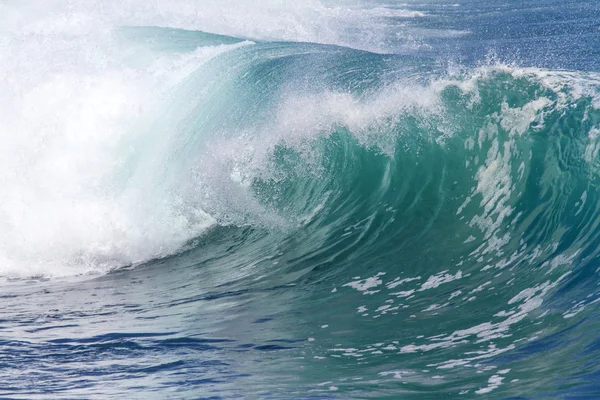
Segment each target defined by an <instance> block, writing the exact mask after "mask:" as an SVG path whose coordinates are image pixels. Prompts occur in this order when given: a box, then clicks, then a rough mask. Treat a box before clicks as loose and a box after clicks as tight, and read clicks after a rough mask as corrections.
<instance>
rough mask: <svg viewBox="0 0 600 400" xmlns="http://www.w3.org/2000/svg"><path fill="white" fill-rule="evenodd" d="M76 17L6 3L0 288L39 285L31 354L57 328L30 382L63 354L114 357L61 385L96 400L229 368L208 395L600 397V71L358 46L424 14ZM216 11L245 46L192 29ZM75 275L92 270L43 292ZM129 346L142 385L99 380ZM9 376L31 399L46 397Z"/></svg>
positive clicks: (17, 347)
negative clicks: (461, 62) (454, 60)
mask: <svg viewBox="0 0 600 400" xmlns="http://www.w3.org/2000/svg"><path fill="white" fill-rule="evenodd" d="M55 3H56V4H53V5H51V6H48V8H47V9H44V10H38V11H37V14H36V13H34V12H33V11H32V9H31V8H28V6H27V4H26V3H25V4H23V5H18V6H16V5H15V6H13V5H10V4H5V5H0V11H4V12H5V13H4V14H3V15H9V16H10V18H8V17H5V18H6V20H7V21H12V24H5V25H3V27H2V30H0V35H1V36H0V54H11V55H13V57H12V58H10V59H7V62H6V63H2V65H0V76H3V77H5V78H6V79H2V81H1V83H0V93H1V94H0V120H2V121H3V122H2V124H1V125H0V141H1V143H2V145H1V146H0V171H2V173H1V174H0V186H2V187H4V188H5V190H3V191H1V192H0V239H1V240H0V275H1V276H2V277H3V278H5V279H6V278H8V279H15V278H21V280H17V281H16V283H14V284H13V285H8V284H7V286H6V287H7V288H9V289H10V288H12V289H10V290H13V291H14V293H13V292H11V293H9V294H7V297H6V298H5V300H6V302H7V305H6V306H5V307H4V309H5V310H6V321H8V323H7V326H8V328H7V330H6V331H5V332H6V334H7V335H8V337H13V336H14V337H16V336H17V335H21V336H22V335H23V334H24V332H25V337H28V335H34V336H35V338H32V339H31V340H28V339H27V340H24V341H22V342H18V343H17V342H16V341H12V342H11V341H9V342H10V343H8V342H7V343H8V344H7V350H6V352H7V354H13V355H14V360H17V361H19V357H20V354H21V353H22V352H25V353H27V351H25V350H23V348H27V349H30V350H31V351H33V352H35V354H38V355H39V360H38V359H37V358H36V357H34V360H32V361H31V365H30V370H28V371H29V372H25V374H29V375H31V376H32V377H33V376H34V375H35V371H38V370H46V369H47V366H45V365H44V364H43V362H42V361H40V360H42V359H43V357H45V356H47V355H48V354H50V355H53V354H57V353H56V352H57V351H59V350H60V352H65V351H67V352H68V351H77V352H81V354H82V357H91V359H92V360H93V361H89V363H88V364H86V365H88V366H89V368H90V369H89V370H88V369H86V368H84V369H83V371H82V370H81V368H80V366H79V364H78V363H70V362H66V364H65V368H63V369H62V370H61V371H57V372H56V373H55V374H54V375H53V378H52V382H53V384H54V385H55V386H56V387H57V388H63V390H71V392H68V393H70V394H72V395H73V396H78V395H86V394H97V395H103V396H109V397H110V396H116V395H117V394H118V393H119V391H121V392H122V391H123V390H131V388H134V387H137V388H138V389H140V388H143V389H144V390H149V391H158V392H159V393H161V392H160V388H157V387H155V386H152V385H150V386H148V384H147V383H143V381H144V378H143V376H145V373H146V372H147V371H146V369H148V368H156V371H162V372H163V373H162V374H161V375H160V377H159V378H157V379H158V381H159V382H160V385H159V386H160V387H162V388H169V387H178V385H179V384H180V383H181V382H180V380H179V377H178V374H181V373H184V372H182V371H183V369H186V371H188V372H189V371H191V372H190V373H193V374H196V375H197V374H200V375H202V376H204V375H206V376H207V378H206V380H205V381H201V382H200V381H199V382H191V383H189V385H185V387H181V388H180V390H181V392H180V393H181V394H182V396H184V397H188V396H192V395H197V394H198V393H211V394H216V393H217V394H218V395H223V396H225V397H227V396H234V395H236V394H238V395H239V394H243V395H246V396H250V397H265V396H279V397H281V396H284V397H285V396H291V397H293V398H297V397H298V396H305V395H306V393H315V396H320V394H319V393H320V392H327V394H323V396H331V397H334V396H335V395H337V394H339V395H340V396H341V397H342V398H354V397H356V398H361V397H364V396H367V395H368V396H374V397H377V398H394V396H398V395H401V396H403V398H424V397H423V396H437V395H439V394H440V393H445V394H448V395H450V396H451V397H454V396H459V395H461V396H463V397H464V398H469V397H470V396H474V397H477V396H480V395H486V396H498V397H499V398H507V397H510V396H518V395H522V394H523V393H526V394H528V395H535V394H537V395H549V396H560V395H561V393H562V394H564V393H565V392H562V391H568V390H569V388H571V387H572V386H574V385H577V382H579V383H580V388H579V390H582V391H584V393H585V390H589V391H593V390H594V389H593V386H592V387H590V386H589V385H588V383H589V382H591V378H589V377H593V376H594V375H593V374H594V373H595V370H594V369H593V368H592V367H590V366H589V365H588V363H587V362H588V361H590V360H593V359H594V358H595V357H597V350H596V347H597V345H595V342H596V341H597V338H596V337H595V336H594V334H593V332H595V331H597V328H598V324H597V321H596V319H595V318H594V315H595V314H596V313H597V311H598V309H597V303H598V301H599V299H600V292H598V289H597V283H598V282H597V276H596V275H597V272H596V268H597V262H598V256H599V254H598V248H599V238H598V229H597V226H598V224H599V223H600V214H599V213H600V209H599V207H598V196H599V195H600V193H599V192H598V179H599V175H598V174H599V172H600V169H599V163H598V152H599V150H600V75H599V74H598V73H595V72H574V71H563V70H552V69H543V68H520V67H517V66H516V65H507V64H503V63H500V62H498V61H497V60H494V59H493V57H492V59H490V60H488V61H487V62H485V63H483V64H480V65H479V66H473V67H464V68H458V67H456V65H455V64H450V66H447V65H445V66H444V67H441V66H440V63H438V62H436V61H435V60H434V59H425V58H420V57H416V56H415V55H414V54H413V55H409V54H398V53H400V52H396V53H395V54H387V53H389V51H383V50H384V49H383V48H382V47H381V46H384V47H385V50H390V47H389V45H390V43H391V42H385V43H383V44H382V43H379V42H377V43H379V45H378V46H375V47H373V43H376V42H373V41H372V39H373V37H370V38H367V40H365V41H363V42H356V41H354V42H353V40H352V38H355V36H353V35H356V34H357V33H356V32H354V33H352V32H350V31H349V30H348V29H349V28H348V18H350V19H352V21H362V22H363V23H364V21H375V22H374V23H376V25H374V26H379V27H381V34H382V35H384V36H385V34H386V32H387V30H388V29H390V28H389V25H377V24H382V18H384V19H390V18H391V19H393V20H394V21H396V22H397V21H399V20H400V21H403V20H404V19H407V18H408V19H415V18H427V16H428V15H429V12H430V11H427V10H423V11H419V10H416V9H413V8H411V7H408V6H407V7H403V8H402V7H401V8H398V7H396V8H385V7H383V6H382V7H376V8H373V7H371V8H368V9H364V8H360V7H359V5H357V4H354V5H346V6H345V8H344V9H345V10H349V12H347V13H344V14H343V15H344V17H343V21H342V16H340V14H337V13H336V10H338V11H339V10H340V8H339V7H341V6H337V8H336V7H332V6H329V7H325V6H324V5H322V4H320V3H319V4H317V3H314V4H313V3H310V2H309V3H306V4H305V5H302V6H295V7H293V8H292V9H287V8H286V12H288V13H289V14H284V15H289V16H290V20H286V21H287V22H286V23H285V24H283V22H282V21H281V14H277V20H278V21H279V22H280V23H281V25H277V24H275V25H272V24H270V23H269V20H268V18H266V17H265V15H267V16H269V15H270V14H269V12H267V11H268V10H272V9H275V10H278V8H277V7H282V5H281V4H280V3H279V2H275V1H271V2H265V3H260V4H259V5H258V7H257V8H256V9H252V10H251V11H248V12H249V14H248V15H247V16H246V17H247V18H250V21H258V19H259V17H258V16H260V18H263V19H262V20H261V24H258V23H257V24H252V29H250V31H247V30H246V31H240V30H239V29H241V28H240V26H241V25H240V23H239V21H237V20H236V19H235V18H236V16H237V14H234V15H232V16H231V18H232V20H227V19H225V20H223V19H218V18H215V15H220V14H218V13H222V12H223V10H224V9H223V8H221V6H218V5H216V4H207V5H206V7H205V8H202V9H200V8H197V7H195V6H192V5H188V6H187V8H186V7H183V8H181V7H179V6H180V5H179V4H177V5H176V4H175V3H171V2H166V1H165V2H155V3H153V7H158V8H160V9H161V12H160V13H156V12H150V11H147V10H143V9H142V10H139V9H136V13H137V14H135V16H134V17H131V16H128V15H127V13H125V12H123V10H129V11H131V13H133V12H134V11H133V9H135V8H136V7H135V6H139V4H135V2H133V1H131V2H126V3H125V4H124V5H123V7H119V8H118V9H117V8H115V9H113V8H111V7H108V6H105V5H104V4H102V3H100V2H92V3H86V4H85V5H83V4H82V5H71V6H70V7H67V8H64V7H63V6H64V5H63V4H62V2H58V1H57V2H55ZM31 6H33V5H31ZM147 7H150V6H147ZM265 10H267V11H265ZM94 13H97V14H98V15H101V16H102V18H99V19H96V20H94V21H93V24H91V26H90V24H89V22H90V20H89V17H90V16H91V15H95V14H94ZM315 13H316V14H318V15H319V16H320V18H321V19H323V18H326V19H327V21H328V23H327V24H325V23H324V22H323V20H318V21H314V19H313V18H312V17H311V16H313V15H315ZM34 14H36V15H34ZM32 15H34V16H33V17H32ZM61 16H62V17H61ZM73 16H78V18H74V17H73ZM255 16H256V17H255ZM291 16H293V18H292V17H291ZM63 17H64V18H66V19H65V21H68V23H63V22H64V21H63V22H61V18H63ZM127 18H133V20H134V21H131V20H127V21H128V23H127V24H125V23H123V21H124V20H126V19H127ZM239 18H242V14H240V15H239ZM265 18H266V19H265ZM274 18H275V17H274ZM49 21H52V23H49ZM199 21H200V22H199ZM202 21H205V25H206V26H207V27H209V28H212V29H210V30H211V31H213V32H217V33H219V34H209V33H205V32H201V31H191V30H182V29H179V28H190V26H189V25H190V24H194V23H195V24H198V23H202ZM217 21H221V22H219V23H220V25H215V24H217ZM133 22H135V23H133ZM293 22H294V23H293ZM211 24H212V25H211ZM115 25H128V26H121V27H118V28H115ZM133 25H155V26H133ZM156 25H165V26H170V27H163V28H159V27H156ZM290 26H292V27H293V29H290V28H289V27H290ZM324 26H325V27H327V30H325V28H323V27H324ZM236 29H237V30H236ZM375 32H379V31H377V30H375ZM448 32H449V31H448ZM448 32H446V33H448ZM222 34H227V35H229V36H223V35H222ZM232 35H236V36H232ZM448 35H450V34H449V33H448ZM360 36H361V35H358V36H356V37H360ZM438 36H439V35H438ZM271 39H277V41H273V40H271ZM281 40H285V41H281ZM311 42H320V43H311ZM348 42H353V43H348ZM394 43H395V46H396V47H395V48H396V49H397V48H398V47H397V46H400V45H399V44H398V43H397V42H394ZM406 43H407V42H406V41H402V43H401V46H405V45H406ZM411 43H412V44H414V41H413V42H411ZM348 44H352V46H351V47H353V48H350V47H348V46H347V45H348ZM412 44H411V45H412ZM403 48H406V47H403ZM367 49H368V50H371V51H365V50H367ZM132 266H134V267H136V268H130V267H132ZM102 275H104V276H102ZM65 276H80V277H81V276H83V277H85V278H86V279H78V280H75V281H68V282H67V283H64V282H63V283H59V282H58V281H53V280H50V281H49V282H46V283H45V285H46V286H45V287H47V288H49V289H45V290H44V291H42V292H41V293H35V294H31V293H29V292H27V290H25V289H24V286H22V284H23V283H24V282H28V281H24V280H22V279H23V278H31V277H38V278H40V277H41V278H52V277H54V278H56V277H65ZM90 276H91V277H93V276H100V277H99V278H95V279H91V278H90ZM40 284H41V283H40ZM25 286H26V285H25ZM114 288H116V289H115V290H117V289H118V290H117V292H118V293H115V294H108V293H112V292H111V291H112V290H113V289H114ZM125 288H127V289H125ZM81 293H85V294H86V295H88V294H89V295H90V296H91V295H93V296H94V297H96V295H97V294H100V296H99V297H98V298H97V299H96V300H94V301H93V302H91V303H89V306H90V308H86V307H85V306H84V305H80V304H78V302H77V301H76V299H77V298H78V296H81ZM23 296H34V297H35V299H36V301H35V304H37V305H35V306H34V305H32V306H31V307H30V308H28V307H24V306H22V305H21V306H17V303H16V302H17V301H21V300H20V299H22V298H23ZM114 296H116V297H118V300H115V297H114ZM13 298H14V299H15V300H11V299H13ZM133 298H135V301H133V300H132V299H133ZM57 299H63V300H60V301H61V302H62V303H63V306H62V308H61V309H60V317H57V319H52V318H50V317H49V316H48V315H49V314H48V313H47V311H44V310H43V306H42V305H43V304H52V303H53V302H56V301H57ZM64 299H66V300H64ZM12 301H14V302H15V304H14V305H13V306H14V309H13V307H11V304H12V303H10V302H12ZM133 303H135V304H133ZM86 304H87V303H86ZM324 305H326V307H324ZM103 310H104V311H103ZM128 310H134V312H135V313H136V315H135V316H133V317H132V316H130V314H129V312H130V311H128ZM54 311H55V312H56V313H59V310H58V309H57V310H54ZM105 313H106V314H105ZM23 315H28V316H31V317H32V318H30V319H26V320H23V318H22V317H23ZM99 315H110V317H107V318H101V319H100V320H98V319H97V318H98V316H99ZM66 320H73V321H75V320H76V321H77V322H73V323H74V324H75V325H73V326H77V327H78V328H77V329H76V330H75V331H69V329H68V326H67V327H65V326H64V324H63V323H64V321H66ZM82 320H85V321H86V322H82ZM32 321H33V322H32ZM36 321H37V322H36ZM32 326H35V328H32ZM69 326H70V325H69ZM132 327H134V328H132ZM173 327H178V328H176V329H173ZM32 329H34V330H32ZM106 330H109V331H110V334H106ZM46 331H48V332H50V333H39V335H41V336H36V335H38V332H46ZM131 332H140V333H139V334H136V333H131ZM64 335H68V336H64ZM28 346H29V347H28ZM98 348H103V349H104V351H105V352H106V354H105V356H103V357H105V358H103V357H100V358H99V359H96V358H94V357H96V356H95V355H94V354H95V353H94V352H95V351H96V350H97V349H98ZM173 349H176V351H171V350H173ZM265 352H268V353H265ZM25 353H23V354H25ZM1 354H4V353H1ZM28 354H29V353H28ZM78 354H79V353H78ZM265 354H269V356H268V357H267V356H265ZM24 356H25V355H24ZM122 357H125V358H126V359H127V362H126V365H127V366H128V367H127V368H130V367H131V370H127V371H128V373H131V374H133V375H131V376H128V377H123V376H121V375H119V372H118V371H112V370H110V369H109V370H106V371H105V370H103V369H101V370H100V371H99V370H97V369H94V368H95V367H94V365H95V364H94V363H95V362H98V363H100V364H102V363H105V362H106V361H115V360H121V361H123V358H122ZM199 358H200V359H202V360H204V361H202V362H201V363H198V359H199ZM156 359H160V360H161V362H160V364H159V365H158V366H157V365H154V364H155V363H153V362H150V361H149V360H156ZM14 360H13V362H17V361H14ZM57 362H61V361H60V360H58V359H57ZM204 362H205V363H208V364H207V365H209V364H210V365H212V366H217V367H218V368H217V372H215V371H212V372H211V371H209V370H208V369H207V365H205V364H203V363H204ZM149 363H150V364H151V365H150V364H149ZM257 363H260V365H261V368H260V371H256V368H255V366H256V365H257ZM75 364H77V365H75ZM28 365H29V364H28ZM253 366H254V367H253ZM7 368H8V369H7V371H9V372H8V373H6V374H1V373H0V377H2V379H3V380H4V381H6V382H8V383H9V385H8V386H10V387H12V389H10V390H8V392H6V393H7V394H12V395H16V394H19V393H21V394H22V393H28V394H29V395H41V394H43V393H42V392H40V391H38V390H36V389H35V388H33V387H28V386H27V385H26V384H24V383H21V382H19V381H17V379H16V378H15V376H14V375H12V374H11V373H10V371H11V368H13V369H14V368H17V364H14V365H12V364H11V366H9V367H7ZM75 369H79V372H78V373H81V374H82V375H83V376H88V377H89V376H92V375H94V374H98V376H100V377H104V378H106V379H110V380H111V381H114V382H115V385H114V387H112V388H106V387H104V388H101V385H97V384H91V386H85V385H83V386H80V385H78V384H76V383H74V382H72V381H71V380H70V379H71V377H72V373H73V372H74V371H75ZM144 371H146V372H144ZM122 372H123V371H121V373H122ZM136 374H137V375H136ZM215 374H216V375H215ZM117 375H118V376H117ZM119 376H120V377H119ZM559 377H560V378H561V379H562V380H560V381H559V380H558V378H559ZM32 379H33V378H32ZM245 380H247V381H248V382H251V383H253V385H250V386H248V385H247V383H244V382H245ZM242 387H244V388H245V389H243V390H242V389H241V388H242ZM64 388H68V389H64ZM0 393H3V392H0Z"/></svg>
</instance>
